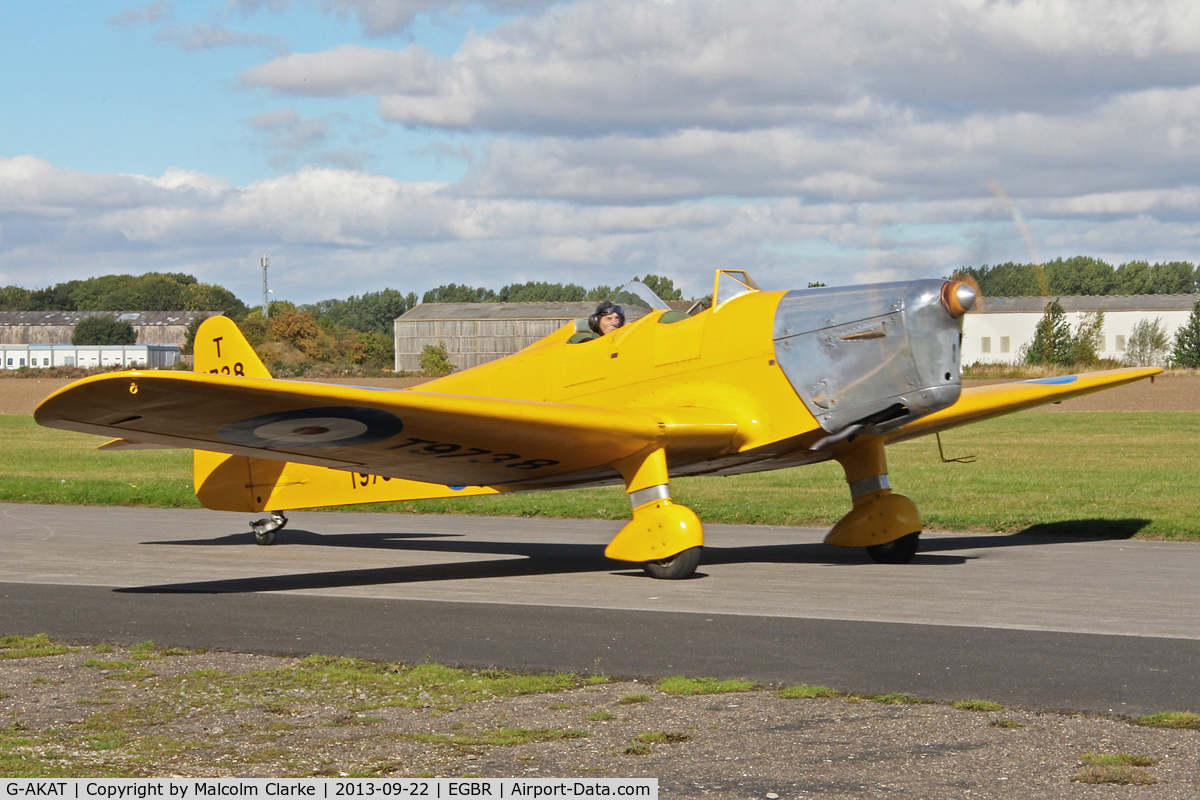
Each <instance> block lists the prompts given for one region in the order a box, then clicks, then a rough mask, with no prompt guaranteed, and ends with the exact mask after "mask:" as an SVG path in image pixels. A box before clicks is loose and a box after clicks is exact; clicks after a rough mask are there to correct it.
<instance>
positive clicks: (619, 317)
mask: <svg viewBox="0 0 1200 800" xmlns="http://www.w3.org/2000/svg"><path fill="white" fill-rule="evenodd" d="M624 324H625V311H624V310H623V309H622V308H621V307H620V306H619V305H617V304H616V303H610V302H609V301H607V300H605V301H604V302H603V303H601V304H600V305H598V306H596V310H595V311H594V312H592V315H591V316H590V317H588V327H589V328H591V329H592V330H593V331H595V332H596V333H597V334H599V335H600V336H604V335H605V334H609V333H612V332H613V331H615V330H616V329H617V328H619V327H621V326H622V325H624Z"/></svg>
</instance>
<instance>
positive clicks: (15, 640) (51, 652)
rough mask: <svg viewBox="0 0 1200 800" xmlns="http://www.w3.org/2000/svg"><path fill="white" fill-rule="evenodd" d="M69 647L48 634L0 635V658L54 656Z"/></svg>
mask: <svg viewBox="0 0 1200 800" xmlns="http://www.w3.org/2000/svg"><path fill="white" fill-rule="evenodd" d="M70 649H71V648H69V647H67V646H66V645H65V644H61V643H59V642H55V641H52V640H51V639H50V637H49V636H47V635H46V634H44V633H39V634H37V635H36V636H3V637H0V658H39V657H41V656H56V655H58V654H60V653H65V652H67V651H68V650H70Z"/></svg>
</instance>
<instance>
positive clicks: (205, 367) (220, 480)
mask: <svg viewBox="0 0 1200 800" xmlns="http://www.w3.org/2000/svg"><path fill="white" fill-rule="evenodd" d="M193 353H194V362H193V366H192V369H193V371H194V372H209V373H212V374H214V375H240V376H243V377H247V378H270V377H272V376H271V373H270V371H269V370H268V369H267V367H266V365H265V364H263V362H262V359H261V358H259V357H258V353H255V352H254V348H253V347H251V346H250V342H248V341H246V337H245V336H244V335H243V334H242V332H241V330H239V329H238V326H237V324H236V323H235V322H234V321H233V320H232V319H230V318H229V317H225V316H216V317H209V318H208V319H206V320H204V322H202V323H201V324H200V328H199V329H198V330H197V331H196V343H195V346H194V349H193ZM282 468H283V462H280V461H267V460H265V459H258V458H246V457H245V456H229V455H225V454H224V453H211V452H208V451H206V450H193V451H192V478H193V481H194V483H195V489H196V496H197V497H198V498H199V499H200V502H201V503H203V504H204V506H205V507H206V508H212V509H218V510H222V511H260V510H261V509H262V506H263V502H262V500H261V499H259V498H258V495H257V494H256V493H255V488H256V486H255V483H256V481H255V480H254V477H253V476H254V474H255V472H256V471H257V472H261V471H263V470H266V471H267V472H271V471H274V473H275V474H276V475H277V474H278V472H279V470H281V469H282ZM264 482H266V481H264Z"/></svg>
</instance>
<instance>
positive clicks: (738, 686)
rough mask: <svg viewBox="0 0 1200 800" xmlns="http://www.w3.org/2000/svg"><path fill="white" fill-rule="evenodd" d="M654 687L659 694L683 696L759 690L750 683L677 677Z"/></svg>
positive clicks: (664, 680) (666, 679)
mask: <svg viewBox="0 0 1200 800" xmlns="http://www.w3.org/2000/svg"><path fill="white" fill-rule="evenodd" d="M655 686H657V687H658V690H659V691H660V692H666V693H667V694H685V695H696V694H728V693H730V692H752V691H754V690H756V689H758V688H759V687H758V685H757V684H754V683H751V682H750V681H719V680H717V679H716V678H684V677H682V676H679V675H675V676H672V677H670V678H663V679H662V680H661V681H659V682H658V683H656V684H655Z"/></svg>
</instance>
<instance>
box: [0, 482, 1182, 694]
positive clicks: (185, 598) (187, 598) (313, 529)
mask: <svg viewBox="0 0 1200 800" xmlns="http://www.w3.org/2000/svg"><path fill="white" fill-rule="evenodd" d="M248 521H249V516H248V515H241V514H224V513H218V512H209V511H192V510H169V509H117V508H81V507H62V506H31V505H0V633H27V634H30V633H37V632H46V633H49V634H51V635H54V636H58V637H63V638H68V639H76V640H84V641H87V640H121V641H138V640H144V639H153V640H154V641H156V642H159V643H163V644H172V645H180V646H192V647H209V648H219V649H241V650H250V651H258V652H264V651H265V652H278V653H311V652H322V653H330V654H346V655H360V656H366V657H373V658H386V659H393V660H401V661H420V660H425V659H427V658H428V659H432V660H436V661H443V662H449V663H457V664H468V665H494V666H503V667H510V668H516V669H545V670H573V671H600V672H607V673H610V674H615V675H621V676H627V677H645V678H657V677H662V676H665V675H671V674H687V675H693V676H713V677H726V678H731V677H743V678H748V679H752V680H757V681H762V682H767V683H785V684H796V683H802V682H805V683H812V684H823V685H827V686H831V687H834V688H837V689H841V690H846V691H855V692H864V693H890V692H907V693H910V694H914V695H918V696H921V697H926V698H931V699H938V700H959V699H970V698H980V699H988V700H992V701H995V702H999V703H1004V704H1006V705H1019V706H1026V707H1036V708H1050V709H1070V710H1081V711H1093V712H1100V713H1119V714H1143V713H1151V712H1155V711H1168V710H1200V670H1196V669H1195V666H1194V665H1195V664H1196V663H1200V661H1198V660H1200V624H1198V623H1197V609H1200V580H1198V579H1197V578H1198V576H1200V546H1197V545H1195V544H1190V543H1175V542H1149V541H1132V540H1095V539H1055V538H1047V537H1030V536H1006V535H978V534H976V535H965V534H926V535H924V536H923V538H922V547H921V551H920V552H919V553H918V555H917V557H916V558H915V559H914V560H913V562H912V563H911V564H906V565H881V564H874V563H871V562H869V561H868V560H867V559H866V557H865V555H864V554H863V553H861V552H860V551H852V550H841V549H838V548H831V547H827V546H825V545H823V544H821V543H820V542H821V538H822V536H823V534H824V531H820V530H814V529H805V528H778V527H766V526H727V525H707V526H706V527H705V531H706V538H707V546H706V549H705V557H704V559H703V560H702V562H701V565H700V568H699V570H698V572H697V575H696V576H695V577H693V578H692V579H689V580H686V581H656V580H653V579H650V578H648V577H645V576H644V574H643V573H642V572H641V570H640V569H636V568H633V567H632V566H630V565H623V564H620V563H618V562H612V561H608V560H606V559H605V558H604V557H603V549H604V544H605V543H606V542H607V541H608V539H609V538H611V536H612V535H613V534H614V533H615V531H616V530H617V529H618V528H619V526H620V523H617V522H596V521H577V520H541V519H532V520H531V519H514V518H480V517H459V516H412V515H397V514H370V513H354V514H351V513H296V514H293V515H291V522H290V523H289V525H288V527H287V528H286V529H285V530H284V531H282V532H281V533H280V534H279V539H278V542H277V543H276V544H275V545H272V546H270V547H260V546H257V545H255V544H254V541H253V537H252V536H251V534H250V532H249V528H248V525H247V523H248Z"/></svg>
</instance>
